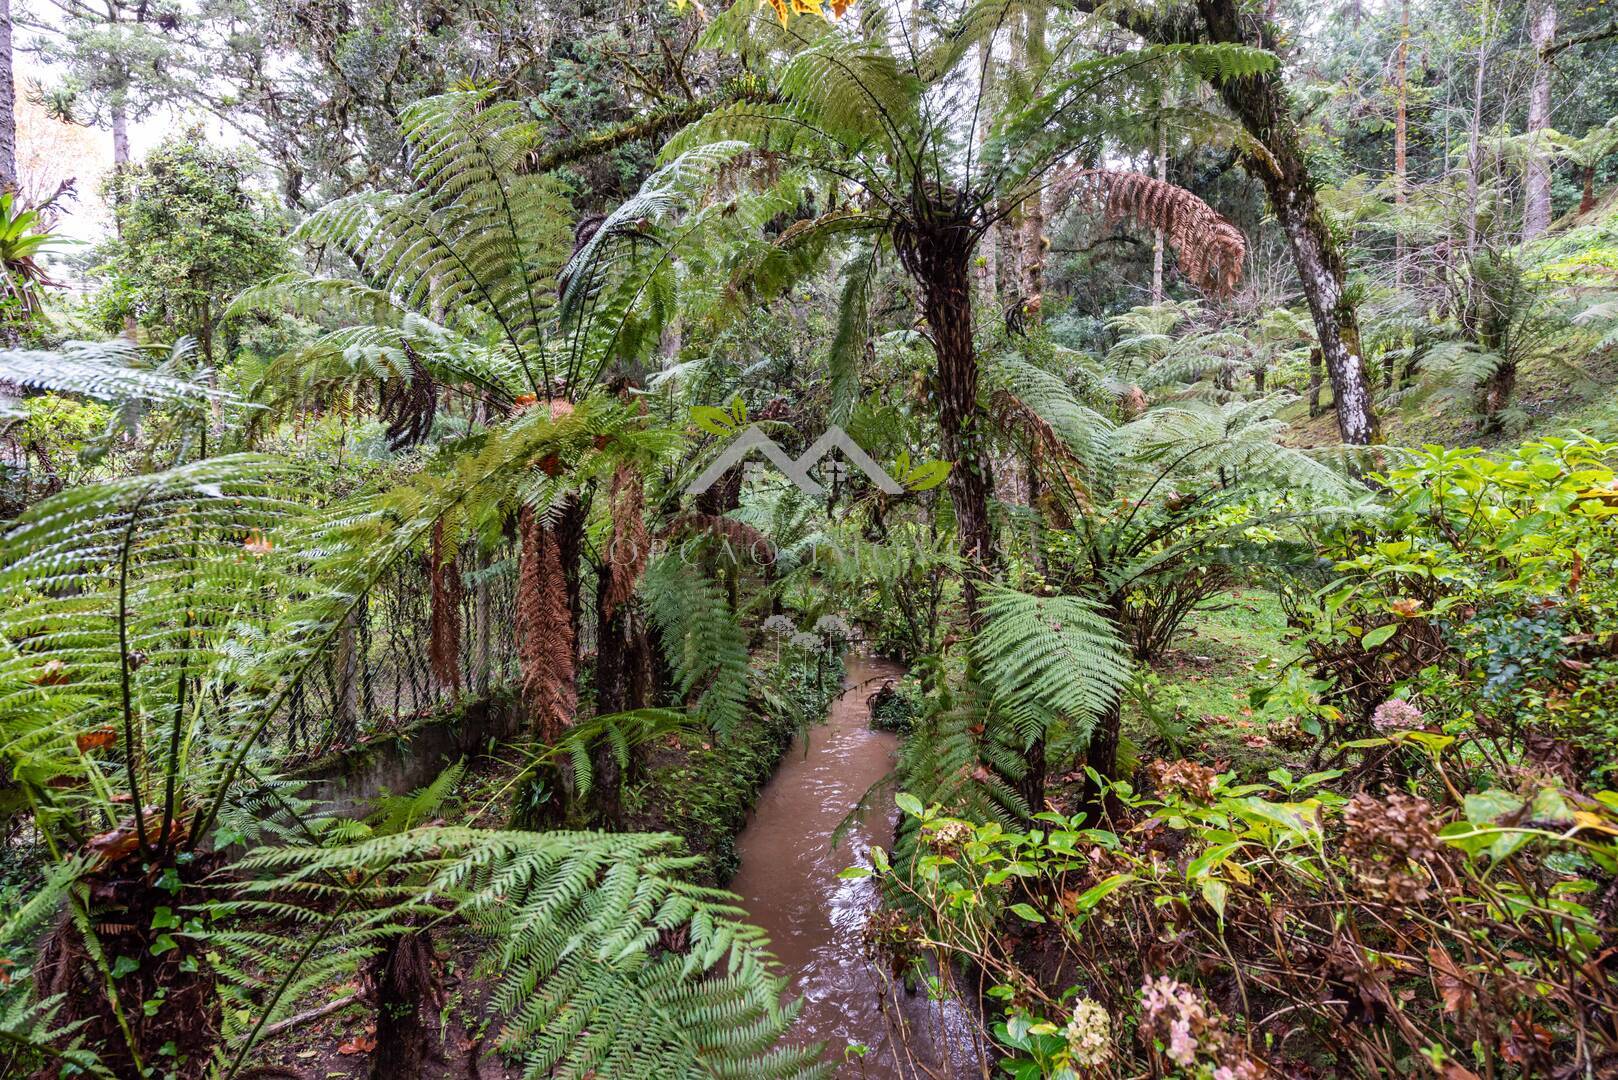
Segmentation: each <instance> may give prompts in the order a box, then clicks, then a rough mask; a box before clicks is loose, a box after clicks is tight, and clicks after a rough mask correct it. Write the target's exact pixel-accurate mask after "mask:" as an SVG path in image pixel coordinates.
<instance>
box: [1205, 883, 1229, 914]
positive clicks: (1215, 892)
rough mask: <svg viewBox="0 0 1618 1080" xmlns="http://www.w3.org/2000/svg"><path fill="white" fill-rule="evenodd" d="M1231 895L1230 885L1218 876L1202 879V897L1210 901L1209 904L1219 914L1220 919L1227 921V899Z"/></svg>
mask: <svg viewBox="0 0 1618 1080" xmlns="http://www.w3.org/2000/svg"><path fill="white" fill-rule="evenodd" d="M1229 895H1230V887H1229V886H1228V885H1226V884H1225V883H1224V882H1223V881H1221V880H1220V879H1218V878H1216V877H1205V878H1203V879H1202V898H1203V899H1204V900H1206V901H1208V906H1209V907H1211V908H1213V909H1214V911H1216V912H1218V914H1219V921H1220V922H1224V921H1225V900H1226V898H1227V897H1229Z"/></svg>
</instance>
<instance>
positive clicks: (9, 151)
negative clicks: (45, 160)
mask: <svg viewBox="0 0 1618 1080" xmlns="http://www.w3.org/2000/svg"><path fill="white" fill-rule="evenodd" d="M7 189H9V190H12V191H15V190H16V189H17V83H16V79H15V75H14V73H13V71H12V66H11V0H0V191H4V190H7Z"/></svg>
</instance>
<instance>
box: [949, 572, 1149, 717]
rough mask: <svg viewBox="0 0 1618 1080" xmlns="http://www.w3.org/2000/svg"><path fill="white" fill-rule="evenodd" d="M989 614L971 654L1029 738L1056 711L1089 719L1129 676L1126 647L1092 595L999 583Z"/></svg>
mask: <svg viewBox="0 0 1618 1080" xmlns="http://www.w3.org/2000/svg"><path fill="white" fill-rule="evenodd" d="M984 614H985V621H984V626H983V629H982V630H981V631H979V633H978V635H977V637H976V638H975V639H974V641H973V645H972V648H973V655H974V656H976V657H977V659H978V665H979V669H980V671H981V672H982V678H983V683H984V686H985V687H987V688H988V690H989V692H990V695H991V700H992V701H993V702H994V704H995V705H996V706H997V707H1000V708H1004V709H1007V710H1010V712H1011V714H1012V716H1013V718H1014V722H1015V723H1016V724H1017V727H1018V730H1019V734H1021V736H1022V737H1023V739H1024V740H1025V742H1028V741H1032V739H1033V738H1034V737H1037V736H1038V735H1039V734H1042V733H1043V731H1044V729H1045V726H1046V724H1047V723H1048V720H1049V718H1050V717H1053V716H1054V717H1063V718H1066V719H1068V720H1070V721H1072V722H1074V723H1076V724H1078V725H1079V726H1080V727H1081V728H1084V727H1087V726H1088V725H1089V724H1091V723H1093V722H1094V721H1095V718H1096V717H1098V716H1100V715H1101V714H1102V713H1104V712H1106V711H1107V710H1108V709H1109V708H1110V707H1111V706H1112V704H1113V703H1114V702H1115V701H1117V699H1118V697H1119V695H1120V694H1121V693H1122V692H1123V688H1124V686H1125V684H1126V683H1127V682H1128V681H1129V674H1130V666H1131V665H1130V659H1129V652H1128V649H1127V647H1126V646H1125V645H1124V643H1123V641H1122V640H1121V638H1120V637H1119V634H1118V631H1117V628H1116V627H1114V626H1113V624H1112V623H1111V622H1110V621H1109V620H1108V619H1107V617H1106V616H1105V615H1104V614H1103V613H1102V612H1101V609H1100V607H1099V606H1098V605H1097V604H1096V603H1094V602H1093V601H1091V600H1089V599H1086V598H1084V597H1080V596H1049V597H1041V596H1030V595H1028V594H1027V593H1022V592H1018V591H1017V590H1015V589H1009V588H1005V587H1003V586H994V587H992V588H990V589H989V590H988V591H987V592H986V593H985V594H984Z"/></svg>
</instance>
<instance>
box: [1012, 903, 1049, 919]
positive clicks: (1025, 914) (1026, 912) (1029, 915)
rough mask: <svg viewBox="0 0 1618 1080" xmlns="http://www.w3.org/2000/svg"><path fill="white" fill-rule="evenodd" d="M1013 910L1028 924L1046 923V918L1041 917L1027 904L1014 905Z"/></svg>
mask: <svg viewBox="0 0 1618 1080" xmlns="http://www.w3.org/2000/svg"><path fill="white" fill-rule="evenodd" d="M1011 910H1012V911H1013V912H1015V913H1016V914H1017V915H1019V916H1021V917H1022V918H1023V919H1026V920H1027V921H1028V922H1037V923H1042V922H1044V921H1045V916H1043V915H1041V914H1040V913H1039V912H1037V911H1035V910H1034V909H1033V908H1032V907H1030V906H1028V905H1027V904H1012V905H1011Z"/></svg>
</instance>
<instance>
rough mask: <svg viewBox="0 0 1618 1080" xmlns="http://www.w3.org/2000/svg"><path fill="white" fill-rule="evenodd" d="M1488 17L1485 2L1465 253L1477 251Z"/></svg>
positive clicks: (1470, 125)
mask: <svg viewBox="0 0 1618 1080" xmlns="http://www.w3.org/2000/svg"><path fill="white" fill-rule="evenodd" d="M1489 18H1490V8H1489V4H1488V2H1487V0H1485V3H1484V5H1483V7H1482V9H1481V10H1480V11H1479V12H1478V66H1477V71H1476V73H1475V74H1474V75H1473V77H1472V115H1471V118H1470V119H1469V120H1468V121H1467V129H1466V254H1467V257H1468V258H1471V256H1472V255H1473V254H1474V253H1475V252H1476V251H1477V249H1478V188H1479V180H1478V176H1479V173H1480V172H1481V170H1482V168H1483V158H1482V144H1483V90H1484V86H1485V82H1484V80H1485V78H1486V77H1487V72H1488V66H1489V34H1490V27H1489Z"/></svg>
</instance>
